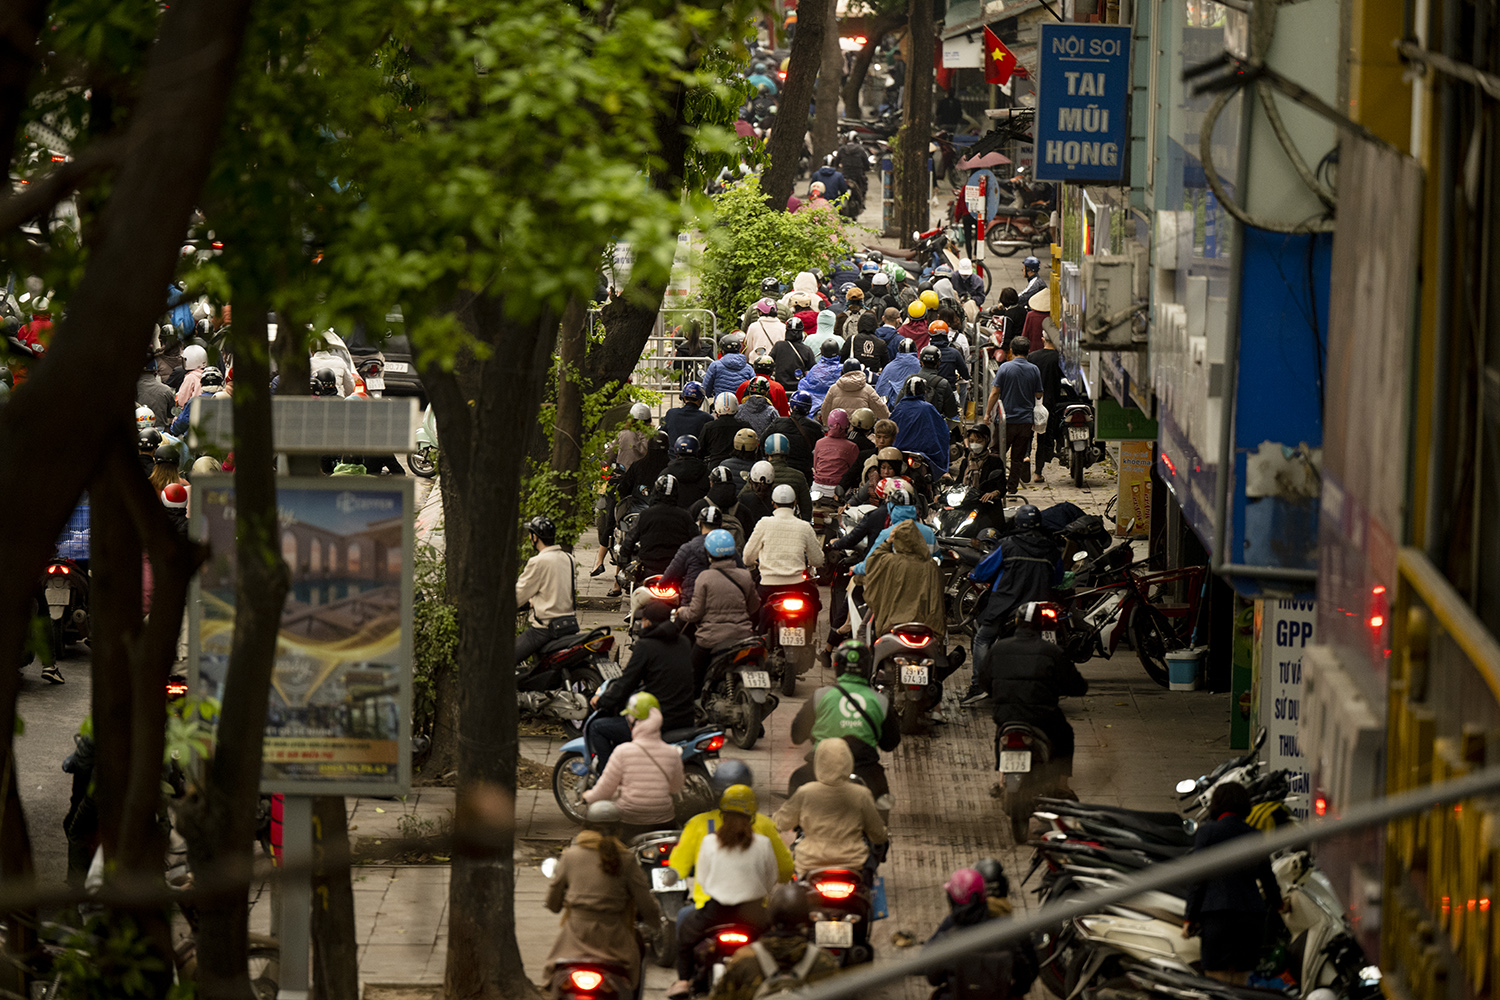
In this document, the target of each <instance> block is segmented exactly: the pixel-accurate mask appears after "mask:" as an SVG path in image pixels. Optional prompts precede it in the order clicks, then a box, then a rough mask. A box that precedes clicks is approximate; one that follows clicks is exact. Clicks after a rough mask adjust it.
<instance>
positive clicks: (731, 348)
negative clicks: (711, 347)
mask: <svg viewBox="0 0 1500 1000" xmlns="http://www.w3.org/2000/svg"><path fill="white" fill-rule="evenodd" d="M719 353H720V354H744V353H745V335H744V334H743V333H741V332H740V331H738V330H735V331H734V332H733V333H726V334H724V336H722V337H720V338H719Z"/></svg>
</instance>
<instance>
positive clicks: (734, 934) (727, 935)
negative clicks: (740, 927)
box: [719, 931, 750, 944]
mask: <svg viewBox="0 0 1500 1000" xmlns="http://www.w3.org/2000/svg"><path fill="white" fill-rule="evenodd" d="M719 943H720V944H749V943H750V935H749V934H746V933H745V932H744V931H720V932H719Z"/></svg>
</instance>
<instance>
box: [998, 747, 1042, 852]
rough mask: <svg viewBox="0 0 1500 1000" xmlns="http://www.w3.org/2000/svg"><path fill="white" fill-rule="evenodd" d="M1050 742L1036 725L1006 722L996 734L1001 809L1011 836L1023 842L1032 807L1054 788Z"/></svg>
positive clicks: (1016, 840) (1016, 841)
mask: <svg viewBox="0 0 1500 1000" xmlns="http://www.w3.org/2000/svg"><path fill="white" fill-rule="evenodd" d="M1051 764H1052V741H1051V740H1049V739H1047V735H1046V734H1045V733H1043V732H1042V731H1041V730H1040V729H1038V728H1037V727H1036V726H1032V725H1029V724H1027V723H1025V722H1007V723H1006V724H1005V725H1003V726H1001V727H1000V732H999V734H998V735H997V736H996V737H995V769H996V770H997V771H999V772H1000V775H1001V782H1000V808H1001V809H1003V810H1005V815H1006V817H1007V818H1009V820H1010V835H1011V839H1012V840H1014V841H1015V843H1016V844H1018V845H1019V844H1023V843H1025V841H1026V829H1027V825H1028V824H1029V823H1030V821H1031V807H1032V804H1033V803H1034V802H1036V799H1037V796H1039V795H1041V794H1042V793H1044V792H1048V791H1051V790H1052V789H1053V788H1054V787H1055V783H1056V776H1055V775H1054V774H1053V768H1052V766H1051Z"/></svg>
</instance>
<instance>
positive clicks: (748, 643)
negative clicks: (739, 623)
mask: <svg viewBox="0 0 1500 1000" xmlns="http://www.w3.org/2000/svg"><path fill="white" fill-rule="evenodd" d="M765 648H766V640H765V638H764V637H762V636H758V635H752V636H751V637H750V638H748V639H741V640H740V641H739V642H736V643H731V644H730V645H728V646H725V647H723V648H722V649H716V650H714V660H713V662H714V663H715V664H717V663H721V662H723V661H724V660H726V659H728V660H730V661H733V660H737V659H739V658H740V656H739V654H740V653H742V652H745V651H746V650H752V649H758V650H760V651H761V652H765Z"/></svg>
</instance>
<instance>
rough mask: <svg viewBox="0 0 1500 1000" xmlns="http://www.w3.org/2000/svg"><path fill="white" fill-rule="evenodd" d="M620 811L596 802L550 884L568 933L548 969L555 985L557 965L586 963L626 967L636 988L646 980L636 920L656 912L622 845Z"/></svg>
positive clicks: (550, 904) (560, 937)
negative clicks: (637, 984)
mask: <svg viewBox="0 0 1500 1000" xmlns="http://www.w3.org/2000/svg"><path fill="white" fill-rule="evenodd" d="M620 823H621V815H620V807H619V806H617V805H615V804H614V803H613V802H595V803H594V804H593V805H591V806H589V808H588V811H587V812H586V813H585V814H584V820H583V829H582V830H581V831H579V833H578V835H577V836H575V837H574V838H573V842H572V843H571V844H569V845H568V846H567V847H566V848H564V850H563V852H562V854H561V856H559V857H558V859H557V868H556V870H555V871H554V872H553V873H552V878H551V880H550V881H549V882H548V884H547V900H546V906H547V909H549V910H551V911H552V912H553V913H561V914H562V915H563V919H562V929H561V930H559V931H558V933H557V940H556V941H555V942H554V943H553V945H552V950H551V951H550V952H548V954H547V961H546V964H544V965H543V966H542V975H543V978H544V979H546V980H547V981H548V982H551V980H552V976H553V973H554V971H555V969H556V965H557V962H558V961H559V960H564V959H573V960H577V959H584V960H589V959H592V960H595V961H602V962H618V963H619V964H621V965H623V966H624V967H625V969H626V970H627V972H626V979H627V980H628V981H629V983H630V986H631V988H634V987H635V985H636V983H637V982H639V980H640V974H641V949H640V942H639V941H638V940H637V938H636V933H635V921H636V917H637V916H638V915H640V914H649V913H651V912H652V911H653V910H655V909H656V906H657V904H656V899H655V898H654V897H653V896H652V894H651V886H650V885H649V884H648V883H647V882H646V873H645V872H644V871H642V870H641V866H640V865H638V864H636V861H635V858H634V857H632V856H631V853H630V849H629V848H628V847H626V846H625V845H624V844H623V843H621V842H620V839H619V832H620Z"/></svg>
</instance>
